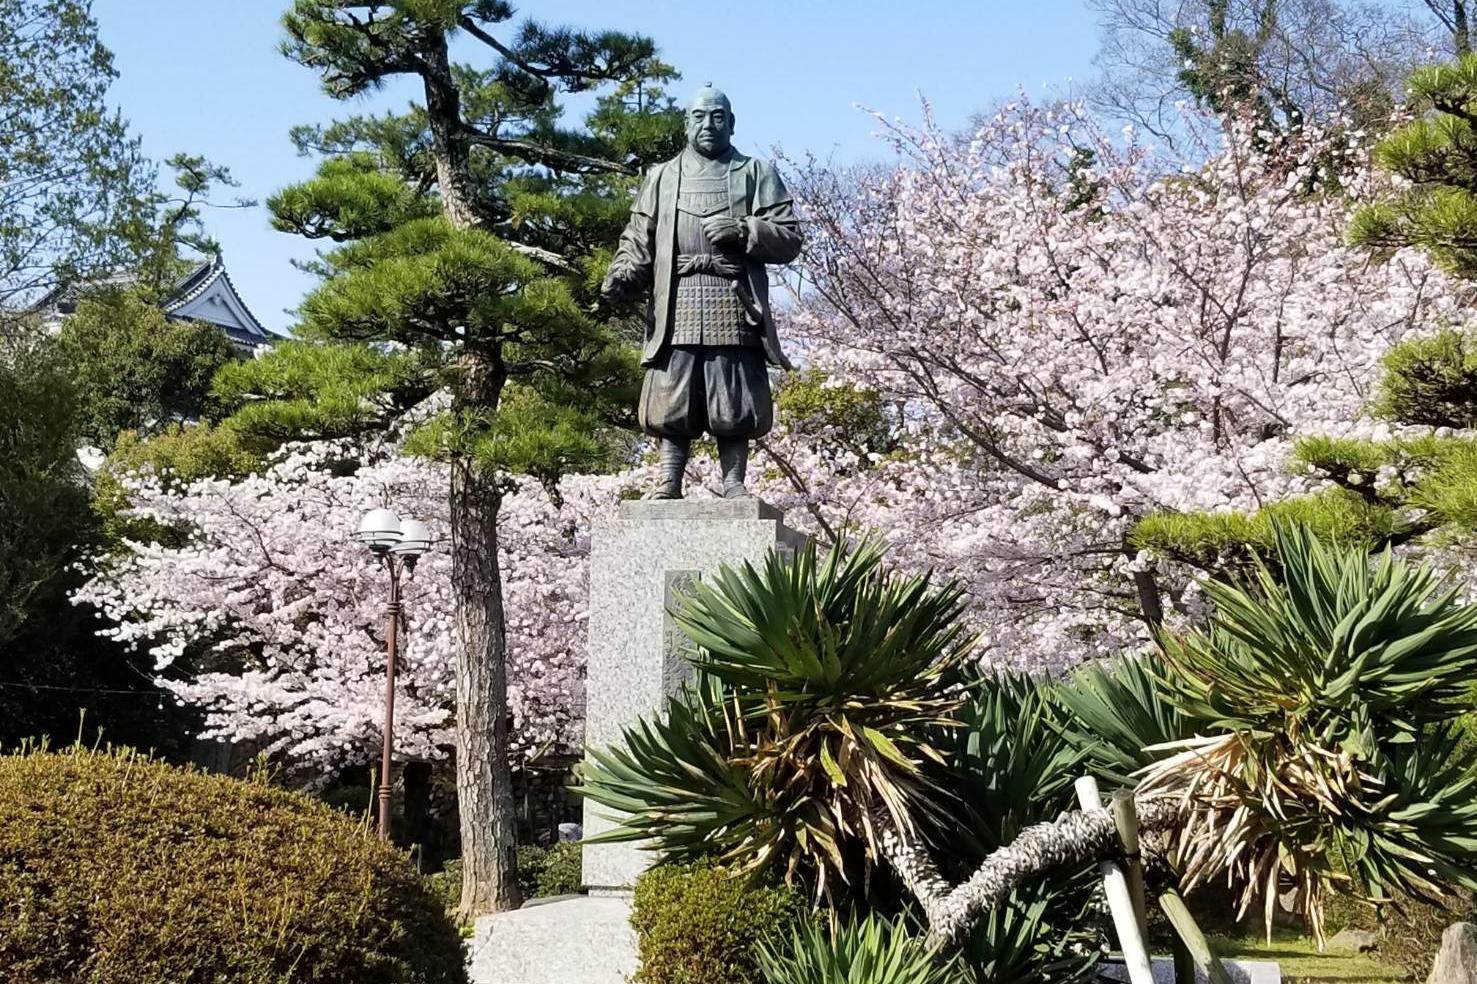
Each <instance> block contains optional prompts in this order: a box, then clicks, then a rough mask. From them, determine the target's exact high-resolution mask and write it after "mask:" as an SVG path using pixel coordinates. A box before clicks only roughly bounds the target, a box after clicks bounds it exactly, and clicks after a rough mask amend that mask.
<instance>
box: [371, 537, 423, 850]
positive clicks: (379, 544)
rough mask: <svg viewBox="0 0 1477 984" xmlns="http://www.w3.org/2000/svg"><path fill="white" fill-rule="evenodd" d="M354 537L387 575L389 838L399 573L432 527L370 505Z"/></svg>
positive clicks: (383, 831) (383, 826) (384, 785)
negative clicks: (388, 620) (388, 578)
mask: <svg viewBox="0 0 1477 984" xmlns="http://www.w3.org/2000/svg"><path fill="white" fill-rule="evenodd" d="M354 538H355V539H356V540H358V541H359V542H360V543H363V544H364V545H365V546H367V547H369V549H370V551H371V552H372V553H373V554H374V555H375V556H376V557H378V558H379V559H380V560H382V561H383V562H384V565H385V570H386V571H388V572H389V575H390V605H389V618H390V623H389V625H388V626H387V628H386V631H385V650H386V653H385V656H386V658H385V725H384V729H383V730H384V733H383V735H382V743H381V746H380V778H379V790H378V796H379V835H380V837H381V838H382V839H384V840H389V839H390V802H391V799H392V797H393V795H394V776H393V773H392V771H391V770H392V767H393V764H394V754H395V662H396V660H397V658H398V657H399V655H400V653H399V643H400V613H401V604H400V576H401V574H402V573H404V574H407V575H410V576H414V574H415V564H416V561H418V560H420V558H421V555H422V554H424V553H425V552H426V551H427V550H429V549H430V548H431V531H430V530H429V529H427V528H426V524H425V523H422V522H420V521H419V520H415V519H406V520H401V518H400V517H399V516H396V515H395V514H394V513H393V512H391V511H390V510H388V509H373V510H371V511H370V512H369V513H367V514H366V515H365V517H364V519H363V520H361V521H360V523H359V530H358V532H356V533H355V534H354Z"/></svg>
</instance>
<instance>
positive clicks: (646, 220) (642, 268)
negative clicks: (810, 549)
mask: <svg viewBox="0 0 1477 984" xmlns="http://www.w3.org/2000/svg"><path fill="white" fill-rule="evenodd" d="M733 122H734V117H733V107H732V106H731V105H730V104H729V101H728V97H727V96H725V95H724V94H723V93H722V92H720V91H718V90H717V89H714V88H713V87H712V86H711V85H708V86H705V87H704V88H702V89H699V90H698V92H697V94H696V95H694V96H693V98H692V101H691V103H689V105H688V107H687V112H686V126H687V147H686V148H685V149H684V150H683V151H682V153H680V154H678V155H677V156H676V157H674V158H673V159H671V160H669V161H666V162H664V163H662V164H658V165H656V166H655V167H653V168H652V169H651V170H650V171H649V172H648V173H647V175H646V180H645V181H644V182H643V183H642V185H641V190H640V192H639V193H638V194H637V196H636V203H635V204H634V205H633V206H632V207H631V218H630V222H629V223H628V224H627V225H626V230H625V232H623V233H622V234H621V240H620V245H619V247H617V249H616V253H615V257H614V259H613V260H612V261H611V264H610V272H609V273H608V274H607V275H606V278H605V283H604V285H603V286H602V288H601V289H602V292H603V293H604V295H605V296H606V297H607V298H608V299H610V300H612V301H619V300H626V299H630V298H632V297H634V296H636V295H638V294H639V293H640V292H641V291H642V290H643V289H644V288H645V287H647V286H650V287H651V295H652V297H651V307H650V310H649V320H648V322H647V328H646V344H645V347H644V349H643V351H642V353H641V364H642V365H643V366H644V367H645V369H646V375H645V379H644V381H643V382H642V386H641V405H640V407H639V413H638V417H639V419H640V422H641V428H642V429H643V430H644V431H645V432H646V433H647V434H650V435H651V436H653V437H655V438H657V439H658V441H659V444H660V453H661V480H660V483H659V484H658V486H657V488H656V489H654V490H653V491H652V493H651V497H652V498H658V499H680V498H681V497H682V477H683V472H684V469H685V468H686V466H687V456H688V453H689V450H690V448H691V444H692V440H693V438H695V437H699V436H701V435H702V434H703V433H704V432H706V433H708V434H711V435H712V436H713V438H714V440H716V441H717V444H718V460H719V463H720V464H721V466H722V469H723V495H724V497H725V498H740V497H743V496H747V495H748V494H749V491H748V489H747V488H746V487H745V486H744V479H745V475H746V472H747V469H748V462H749V442H750V441H751V440H753V439H755V438H760V437H763V436H764V435H765V434H767V433H769V430H770V428H771V427H772V426H773V424H774V402H773V400H772V398H771V396H770V391H769V366H770V365H774V366H778V367H780V368H784V369H788V368H791V366H790V363H789V361H788V360H787V359H786V358H785V356H784V353H783V352H781V351H780V345H779V338H778V336H777V335H776V334H775V329H774V318H773V316H772V315H771V313H770V308H769V278H768V274H766V272H765V264H767V263H775V264H781V263H789V262H790V261H791V260H793V259H794V258H795V257H796V256H797V255H799V253H800V227H799V222H798V221H797V220H796V218H795V210H794V206H793V204H792V202H791V200H790V195H789V192H787V191H786V190H785V186H784V183H783V182H781V181H780V177H779V174H778V173H777V172H776V171H775V169H774V167H773V166H772V165H770V164H768V163H767V162H765V161H761V160H756V159H755V158H752V157H745V156H744V155H743V154H740V153H739V152H738V151H737V150H735V149H734V148H733V144H732V137H733V130H734V126H733Z"/></svg>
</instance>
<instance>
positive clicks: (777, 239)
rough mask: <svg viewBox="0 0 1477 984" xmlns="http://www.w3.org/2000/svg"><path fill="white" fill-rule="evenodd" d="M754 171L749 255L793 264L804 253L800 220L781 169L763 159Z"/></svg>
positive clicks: (749, 217)
mask: <svg viewBox="0 0 1477 984" xmlns="http://www.w3.org/2000/svg"><path fill="white" fill-rule="evenodd" d="M757 164H758V166H757V167H756V169H755V174H754V203H753V206H752V207H751V209H750V212H749V215H748V217H747V218H746V219H745V220H744V224H745V225H746V226H747V227H748V246H747V252H748V254H749V256H750V257H751V258H753V259H755V260H758V261H759V262H760V263H774V264H782V263H789V262H790V261H791V260H793V259H795V257H797V256H799V255H800V242H801V240H800V220H799V219H798V218H796V217H795V203H794V201H793V200H792V199H791V197H790V192H789V190H788V189H787V188H785V183H784V182H783V181H781V180H780V175H779V172H778V171H776V170H775V169H774V168H773V167H772V166H770V165H769V164H767V163H765V162H763V161H759V162H757Z"/></svg>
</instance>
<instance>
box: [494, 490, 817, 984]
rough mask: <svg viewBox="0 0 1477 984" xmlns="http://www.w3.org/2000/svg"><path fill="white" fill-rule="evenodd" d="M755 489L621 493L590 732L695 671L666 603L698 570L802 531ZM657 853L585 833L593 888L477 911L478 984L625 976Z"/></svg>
mask: <svg viewBox="0 0 1477 984" xmlns="http://www.w3.org/2000/svg"><path fill="white" fill-rule="evenodd" d="M780 520H781V514H780V512H779V510H777V509H774V508H772V507H770V506H767V505H765V504H764V503H762V502H760V501H759V500H758V499H734V500H723V499H697V500H686V499H679V500H676V501H668V502H662V501H646V500H642V501H633V502H623V503H621V508H620V515H619V516H618V518H617V519H616V521H615V522H613V523H610V524H607V525H605V526H602V527H600V528H598V529H597V530H596V531H595V534H594V538H593V542H592V544H591V549H590V553H591V558H590V626H589V629H590V648H589V664H588V666H589V668H588V671H587V673H586V679H585V742H586V744H588V745H596V746H606V745H611V744H614V743H616V742H618V741H620V739H621V732H622V729H624V728H625V727H627V726H629V725H632V724H634V723H635V722H636V721H637V720H638V719H639V718H641V717H643V716H647V715H651V714H655V713H657V712H658V711H659V710H660V709H661V707H662V704H663V702H664V701H665V700H666V698H667V696H668V695H670V694H672V693H674V692H675V691H676V690H677V688H678V687H680V686H681V685H682V682H683V681H684V680H685V679H686V678H687V676H688V673H689V670H690V667H689V665H688V663H687V661H686V659H685V654H686V653H687V652H688V651H689V647H690V645H691V643H689V642H688V640H687V639H686V637H685V636H683V634H682V631H681V630H680V629H678V628H677V626H676V624H675V623H674V622H673V620H672V617H671V615H669V614H668V608H669V607H670V606H672V605H674V604H675V602H676V600H677V597H678V595H680V594H681V592H682V591H683V590H684V589H685V588H687V586H689V585H691V584H692V583H693V582H694V581H695V580H697V579H700V578H702V577H705V576H708V575H710V574H712V573H713V572H715V571H717V570H718V568H719V567H721V566H723V565H725V564H727V565H729V566H731V567H737V566H738V565H740V564H742V563H743V562H744V561H746V560H747V561H750V562H752V563H754V564H755V565H756V566H758V565H760V564H762V563H763V561H764V558H765V557H766V556H767V555H768V553H769V551H770V550H773V549H779V550H782V551H793V550H796V549H798V548H799V547H800V546H802V545H803V544H804V542H805V537H804V536H803V535H801V534H799V533H796V532H795V531H794V530H790V529H786V528H785V526H784V524H783V523H781V522H780ZM608 815H609V811H608V810H607V809H606V808H605V807H601V806H597V805H596V804H593V803H590V802H588V801H587V802H586V804H585V817H584V821H585V822H584V832H585V836H586V837H590V836H593V835H595V834H597V833H600V832H601V831H605V830H609V829H610V828H611V826H613V821H612V820H610V819H609V818H608ZM650 863H651V856H650V854H649V853H647V852H645V851H643V850H641V849H640V846H639V845H637V844H587V845H585V847H584V858H583V865H584V874H583V880H584V883H585V885H586V886H587V887H588V888H589V890H590V894H589V895H587V896H573V897H569V898H563V899H555V900H551V901H549V902H548V903H547V904H542V900H540V901H539V902H536V903H533V904H530V905H528V906H525V907H524V908H522V909H518V910H516V911H514V912H500V913H498V914H496V915H492V916H484V917H482V918H481V919H478V920H477V925H476V935H475V939H474V941H473V944H472V953H471V979H472V980H473V981H474V982H476V984H625V982H626V981H627V980H628V979H629V978H630V976H631V975H632V974H634V973H635V972H636V968H637V957H638V953H637V948H636V934H635V932H634V931H633V930H632V929H631V925H630V916H631V897H630V891H631V888H632V886H634V885H635V883H636V876H637V875H639V874H641V872H643V871H645V870H646V868H647V867H648V866H649V865H650Z"/></svg>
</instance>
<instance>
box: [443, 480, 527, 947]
mask: <svg viewBox="0 0 1477 984" xmlns="http://www.w3.org/2000/svg"><path fill="white" fill-rule="evenodd" d="M499 499H500V495H499V493H498V491H497V488H496V487H495V486H494V485H493V484H492V483H491V482H490V481H488V480H487V479H486V478H485V477H484V476H482V475H480V474H479V473H478V471H477V466H476V464H475V463H473V462H469V461H466V460H458V461H456V462H455V463H454V464H453V465H452V473H451V550H452V561H451V582H452V594H453V596H454V598H455V600H456V620H457V634H458V637H459V639H458V641H459V643H460V645H459V646H458V650H457V679H456V794H457V810H458V813H459V814H460V817H461V839H462V898H461V904H460V905H459V906H458V908H457V911H458V915H460V916H461V917H462V918H463V919H471V918H473V917H475V916H478V915H481V914H483V913H487V912H502V911H504V910H507V909H515V908H517V907H518V904H519V902H520V901H521V900H520V899H519V897H518V878H517V871H516V868H515V841H514V836H515V835H514V824H513V777H512V770H511V769H510V768H509V765H508V715H507V706H508V663H507V636H506V632H505V627H504V626H505V624H504V620H503V590H502V588H503V586H502V573H501V571H500V570H499V568H498V558H497V515H498V507H499V505H500V502H499Z"/></svg>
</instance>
